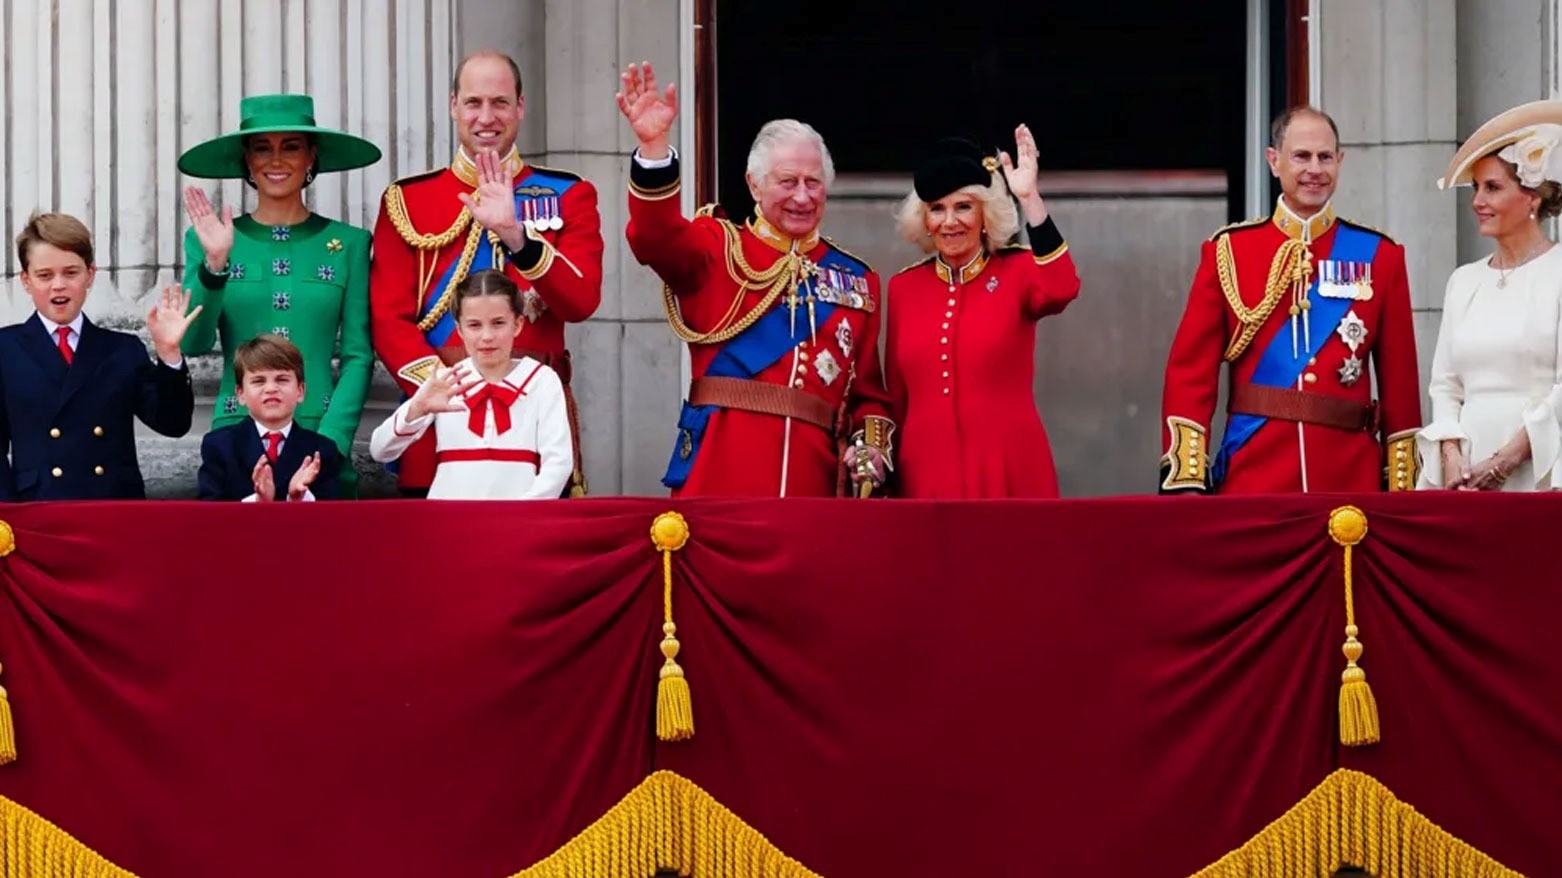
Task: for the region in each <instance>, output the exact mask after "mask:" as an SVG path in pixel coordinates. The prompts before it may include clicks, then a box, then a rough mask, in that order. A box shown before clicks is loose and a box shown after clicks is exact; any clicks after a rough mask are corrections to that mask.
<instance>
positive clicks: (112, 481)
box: [0, 314, 195, 500]
mask: <svg viewBox="0 0 1562 878" xmlns="http://www.w3.org/2000/svg"><path fill="white" fill-rule="evenodd" d="M194 410H195V395H194V393H193V392H192V390H191V388H190V371H189V369H188V368H186V367H185V366H183V365H181V366H180V367H179V368H177V369H171V368H169V367H168V366H166V365H164V364H163V363H162V362H161V361H154V360H153V359H152V358H151V357H148V356H147V352H146V348H145V347H144V346H143V345H142V344H141V340H140V339H139V338H136V337H135V336H134V335H131V334H129V333H125V332H115V331H114V330H111V329H103V328H102V327H99V326H97V325H96V324H94V323H93V322H92V321H91V320H88V319H86V318H85V317H83V318H82V322H81V337H80V338H79V339H78V340H77V344H76V352H75V356H74V357H73V358H72V362H71V363H70V364H69V365H68V366H67V364H66V362H65V358H64V357H62V356H61V355H60V350H59V348H58V347H57V346H56V343H55V341H54V340H53V339H51V338H50V337H49V331H48V330H47V329H45V328H44V325H43V322H42V321H41V320H39V319H38V315H37V314H33V316H31V317H29V318H28V319H27V320H25V321H23V322H22V323H18V324H14V325H12V326H7V327H4V328H0V443H4V446H5V451H6V452H9V453H8V454H6V455H4V456H0V500H115V499H126V500H129V499H136V500H139V499H143V498H145V497H146V486H145V483H144V482H143V481H142V479H141V467H140V465H139V464H138V463H137V461H136V436H135V420H136V419H137V418H140V419H141V422H142V423H144V424H146V425H147V426H148V427H151V428H152V429H153V430H155V431H157V432H158V433H161V434H163V435H164V436H173V437H178V436H183V435H184V434H185V433H187V432H189V430H190V417H191V414H192V413H193V412H194Z"/></svg>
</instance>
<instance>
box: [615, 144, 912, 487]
mask: <svg viewBox="0 0 1562 878" xmlns="http://www.w3.org/2000/svg"><path fill="white" fill-rule="evenodd" d="M676 181H677V165H676V164H674V165H672V166H671V167H668V168H659V169H655V170H654V171H653V172H648V171H647V169H645V168H642V167H640V166H639V165H638V164H636V165H633V166H632V167H631V186H630V194H629V226H628V230H627V233H628V240H629V249H630V250H631V251H632V252H633V253H634V255H635V258H636V259H638V260H640V262H641V263H643V264H645V265H648V266H650V267H651V268H652V269H653V270H654V271H655V272H656V273H657V274H658V275H659V276H660V277H661V278H662V280H663V282H664V283H666V284H667V285H668V287H669V288H670V289H671V290H672V292H673V294H674V296H676V299H677V303H678V307H679V309H680V310H681V312H682V314H683V319H684V321H685V322H686V323H687V324H688V326H689V328H691V329H693V330H695V331H696V332H710V331H712V330H714V329H716V328H718V327H719V326H724V325H727V323H726V322H724V318H725V319H727V321H728V322H730V318H729V314H736V315H739V316H741V315H743V314H748V313H749V312H751V311H752V310H753V309H754V308H755V306H756V305H757V304H758V303H759V302H760V301H761V300H762V299H763V298H764V294H763V291H756V290H750V291H748V292H746V293H744V294H743V295H742V297H741V301H740V302H737V303H736V307H734V305H735V303H734V300H735V299H737V298H738V290H739V284H738V281H737V280H736V279H735V278H734V277H733V276H732V274H731V273H730V272H729V270H728V250H729V245H728V235H729V234H734V235H735V236H736V239H737V241H738V244H739V247H740V252H741V255H742V257H743V259H744V260H745V261H746V262H747V263H748V264H749V267H750V268H752V269H753V270H754V271H756V272H763V271H764V270H765V269H767V268H769V267H770V266H772V265H774V264H775V263H776V262H777V260H779V259H781V258H782V257H783V256H784V255H785V254H786V253H787V252H788V251H789V250H790V249H791V247H792V246H793V244H794V242H793V241H792V240H791V239H788V238H784V237H782V236H781V235H779V234H778V233H776V232H775V231H773V230H772V229H771V228H770V226H769V225H768V224H767V223H764V222H763V221H762V220H760V221H756V222H751V223H749V224H747V225H745V226H743V227H742V228H740V229H735V228H733V227H732V224H730V223H727V222H726V220H723V219H720V218H718V217H716V216H714V215H711V214H710V212H709V211H701V214H702V215H700V216H698V217H696V218H695V219H694V220H693V221H692V222H691V221H690V220H688V219H686V218H685V217H684V216H683V215H682V212H681V210H680V209H679V206H678V187H677V182H676ZM724 224H725V228H724ZM795 243H796V245H797V246H798V248H799V250H800V252H802V253H803V254H804V255H805V256H806V257H807V258H808V259H809V260H810V261H811V262H813V263H814V264H818V263H819V262H821V261H822V260H824V259H825V258H826V257H827V256H829V255H831V254H832V251H833V252H834V253H837V254H841V253H843V251H840V250H839V249H838V248H835V247H834V245H833V244H831V243H830V242H828V241H826V240H824V239H823V238H820V237H818V236H817V235H815V236H814V237H813V238H812V239H811V240H808V241H799V242H795ZM845 256H846V258H847V259H849V260H850V261H852V262H854V263H857V264H858V265H861V266H862V269H864V275H865V277H866V288H867V289H866V292H865V293H864V299H865V300H866V301H865V303H864V306H863V307H850V306H847V305H837V306H836V307H835V308H834V310H833V311H831V313H830V315H829V318H828V319H826V320H822V321H820V322H819V323H818V324H817V326H816V327H815V332H814V333H813V337H812V338H811V339H805V340H804V341H803V342H802V343H800V344H798V345H797V346H796V347H795V348H793V349H792V350H791V351H790V352H789V353H787V354H786V355H785V356H782V357H781V358H780V359H779V360H778V361H777V362H775V363H773V364H771V365H770V366H768V367H767V368H765V369H763V370H761V371H760V372H759V373H758V374H757V375H755V376H754V380H756V381H760V382H763V383H766V384H773V385H779V386H782V387H791V388H794V389H798V390H802V391H803V392H805V393H807V394H810V395H812V396H816V397H818V398H819V399H821V400H823V401H824V402H825V403H826V404H828V406H829V408H830V410H831V411H836V412H844V418H842V419H841V426H840V427H839V428H838V429H837V430H836V431H835V432H834V433H831V432H829V431H826V430H825V429H823V428H821V427H818V426H815V425H813V424H811V423H807V422H805V421H802V420H799V419H797V418H790V417H779V416H776V415H770V414H761V413H758V412H753V411H744V410H740V409H734V408H721V409H718V410H716V411H715V412H714V413H713V414H712V415H711V416H710V420H709V422H708V424H707V426H706V427H705V432H704V436H703V441H702V442H701V443H700V446H699V449H698V451H697V453H696V454H695V456H694V462H693V466H692V469H691V470H690V472H689V475H688V478H687V480H686V481H685V482H684V483H683V485H682V486H681V487H679V488H675V489H674V490H673V496H676V497H693V496H712V495H724V496H769V497H775V496H782V497H834V496H836V495H837V493H838V487H839V481H838V480H839V477H840V474H841V470H840V455H841V444H840V443H841V442H843V441H844V440H845V437H846V436H847V435H848V434H849V432H850V431H851V430H853V429H856V428H860V427H861V426H862V423H863V421H864V419H865V418H867V417H869V416H878V417H887V416H888V414H889V405H888V397H887V394H886V392H885V390H884V378H883V373H882V372H881V370H880V367H879V356H878V334H879V320H880V316H879V315H880V311H881V308H882V299H881V297H880V294H879V279H878V275H876V274H874V273H872V272H871V271H866V266H865V265H862V264H861V263H860V261H859V260H856V259H855V257H851V256H850V255H849V254H845ZM773 307H774V308H786V305H785V304H784V303H783V302H777V303H776V304H775V305H774V306H773ZM796 319H797V320H798V321H799V323H798V325H800V326H807V325H808V310H807V307H806V306H799V307H798V308H797V312H796ZM843 327H844V329H843ZM721 347H722V346H721V345H720V344H695V343H691V344H690V345H689V360H690V366H691V368H692V373H693V377H694V378H695V379H699V378H701V377H702V376H704V375H705V374H706V371H707V370H708V369H710V366H711V362H712V361H713V360H714V359H715V358H716V355H717V354H718V353H719V351H720V349H721ZM680 438H681V437H680ZM676 453H677V452H676V451H675V454H676Z"/></svg>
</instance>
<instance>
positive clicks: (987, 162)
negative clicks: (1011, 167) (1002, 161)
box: [982, 156, 998, 174]
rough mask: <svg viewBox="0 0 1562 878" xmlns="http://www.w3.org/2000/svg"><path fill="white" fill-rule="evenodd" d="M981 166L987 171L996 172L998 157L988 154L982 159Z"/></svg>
mask: <svg viewBox="0 0 1562 878" xmlns="http://www.w3.org/2000/svg"><path fill="white" fill-rule="evenodd" d="M982 167H983V168H985V169H986V170H987V173H989V174H996V173H998V159H996V158H994V157H993V156H988V157H986V158H984V159H982Z"/></svg>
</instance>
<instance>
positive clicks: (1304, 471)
mask: <svg viewBox="0 0 1562 878" xmlns="http://www.w3.org/2000/svg"><path fill="white" fill-rule="evenodd" d="M1341 223H1345V224H1347V225H1352V226H1354V227H1355V228H1356V229H1359V230H1361V231H1364V232H1366V233H1369V234H1373V235H1378V236H1379V237H1380V239H1381V240H1380V241H1379V243H1378V246H1377V250H1376V254H1375V256H1374V258H1373V260H1372V263H1371V269H1370V288H1371V297H1370V298H1366V299H1362V300H1357V301H1352V302H1350V309H1349V311H1348V312H1347V314H1348V315H1355V317H1356V318H1357V319H1358V320H1359V321H1360V322H1361V327H1360V329H1364V330H1365V338H1362V339H1358V347H1357V349H1356V351H1355V352H1354V354H1353V352H1352V350H1351V348H1350V346H1349V345H1348V343H1347V341H1346V339H1345V338H1344V337H1343V336H1342V335H1341V334H1340V332H1339V331H1338V330H1337V329H1330V330H1327V340H1326V341H1324V342H1323V344H1322V347H1321V348H1320V349H1319V350H1318V353H1317V355H1316V356H1315V357H1313V358H1312V360H1311V361H1310V362H1309V364H1308V366H1307V368H1306V369H1305V370H1304V371H1303V373H1302V375H1301V376H1300V377H1299V378H1298V379H1297V380H1296V382H1295V384H1294V385H1293V386H1292V388H1291V389H1294V390H1296V391H1300V392H1301V393H1303V394H1320V395H1323V396H1327V397H1331V398H1334V399H1343V400H1350V401H1352V402H1355V403H1359V404H1361V405H1367V404H1370V403H1371V402H1372V391H1373V385H1374V383H1375V384H1376V386H1377V391H1378V396H1379V401H1378V403H1377V406H1378V410H1377V421H1378V429H1377V430H1374V431H1368V430H1361V429H1358V430H1345V429H1341V428H1338V427H1332V426H1324V425H1321V424H1317V423H1304V422H1302V421H1299V420H1284V419H1281V418H1275V417H1271V418H1269V420H1268V421H1267V422H1266V423H1264V425H1263V426H1261V427H1259V428H1258V431H1257V432H1256V433H1255V434H1253V436H1252V438H1251V439H1249V440H1248V441H1247V443H1246V444H1245V445H1243V446H1242V447H1241V448H1240V449H1239V450H1238V451H1236V453H1235V454H1234V455H1232V456H1231V459H1230V462H1229V467H1228V470H1227V472H1226V474H1225V480H1224V481H1223V482H1222V483H1221V484H1220V485H1218V486H1216V490H1217V491H1218V492H1219V493H1222V494H1253V493H1265V492H1294V491H1304V490H1305V491H1378V490H1382V488H1383V486H1384V483H1385V475H1386V476H1387V479H1386V481H1387V484H1388V487H1389V488H1391V489H1394V490H1409V489H1410V488H1412V487H1413V486H1414V484H1415V474H1416V463H1415V459H1414V446H1413V443H1414V434H1415V430H1416V429H1417V428H1419V427H1420V425H1421V388H1420V377H1419V373H1418V371H1417V369H1416V343H1415V329H1414V326H1413V324H1412V320H1411V310H1410V289H1409V286H1408V284H1407V282H1406V278H1405V251H1404V248H1403V247H1401V246H1400V245H1398V244H1396V243H1394V242H1393V241H1391V240H1389V239H1388V238H1387V237H1386V236H1382V234H1381V233H1380V232H1377V231H1376V230H1372V229H1366V228H1365V227H1361V226H1355V224H1353V223H1349V221H1347V220H1336V218H1335V216H1334V213H1333V211H1332V210H1331V209H1329V208H1325V209H1324V211H1322V212H1321V213H1319V214H1318V215H1317V216H1314V217H1313V218H1312V219H1311V220H1307V221H1304V220H1301V219H1299V218H1297V217H1296V216H1295V215H1294V214H1292V213H1291V212H1290V211H1289V210H1287V209H1286V207H1285V206H1284V204H1283V203H1282V204H1281V205H1280V206H1279V207H1277V209H1276V211H1275V214H1274V215H1273V216H1272V217H1269V218H1267V219H1260V220H1253V221H1250V222H1247V223H1240V224H1238V225H1236V226H1231V227H1227V228H1226V229H1222V230H1221V231H1219V232H1217V233H1216V234H1215V235H1214V237H1212V238H1211V239H1210V240H1209V241H1208V242H1206V243H1205V244H1204V249H1203V254H1202V258H1201V259H1200V262H1199V269H1198V274H1197V275H1195V277H1194V280H1193V289H1192V291H1191V292H1190V293H1189V296H1188V305H1187V310H1186V311H1185V312H1184V314H1183V318H1182V323H1181V325H1180V326H1179V327H1178V328H1177V335H1176V338H1175V339H1174V340H1173V342H1172V348H1171V355H1170V358H1169V360H1168V363H1167V366H1166V387H1165V393H1164V395H1163V402H1162V412H1161V414H1162V425H1161V441H1162V447H1163V448H1164V449H1166V453H1165V454H1164V455H1163V457H1162V459H1161V464H1162V466H1161V471H1162V480H1161V489H1162V490H1163V491H1168V492H1170V491H1181V490H1192V491H1204V490H1208V489H1209V488H1210V478H1209V463H1210V461H1211V460H1213V459H1214V457H1215V456H1216V449H1217V446H1213V445H1211V444H1210V442H1209V432H1210V431H1209V427H1210V419H1211V417H1212V416H1213V414H1214V410H1215V400H1216V396H1217V393H1218V382H1219V377H1220V364H1221V362H1222V359H1223V358H1224V356H1225V354H1226V351H1227V349H1228V345H1230V344H1231V341H1232V339H1233V338H1234V337H1237V336H1239V334H1240V333H1241V331H1242V328H1243V325H1242V322H1241V321H1240V320H1239V319H1238V316H1237V314H1236V312H1235V311H1234V309H1233V307H1232V305H1231V303H1230V302H1229V301H1228V291H1227V289H1226V288H1225V287H1223V286H1222V282H1221V276H1220V275H1221V272H1220V270H1219V262H1220V260H1219V257H1218V252H1219V250H1220V249H1221V247H1220V243H1219V242H1220V240H1221V239H1222V238H1226V239H1229V241H1230V253H1231V263H1232V265H1233V266H1234V272H1232V273H1231V278H1232V279H1234V281H1235V286H1236V291H1237V294H1238V295H1239V297H1240V299H1239V300H1240V302H1241V303H1242V306H1243V308H1244V309H1245V310H1248V309H1254V308H1257V307H1259V305H1260V303H1261V302H1262V301H1263V299H1264V293H1265V289H1266V286H1267V285H1268V283H1269V277H1270V269H1271V264H1272V263H1273V261H1274V258H1275V254H1276V253H1277V251H1279V250H1280V248H1281V246H1282V245H1283V244H1285V243H1286V242H1287V241H1290V240H1292V239H1293V238H1294V239H1297V240H1303V241H1307V240H1309V237H1310V243H1309V245H1308V250H1309V251H1310V254H1311V259H1310V264H1311V265H1312V274H1311V277H1312V278H1315V279H1316V278H1319V277H1320V269H1321V267H1322V263H1323V261H1324V260H1326V259H1328V257H1329V255H1330V253H1331V249H1332V247H1333V246H1334V241H1335V238H1336V236H1337V233H1338V229H1339V225H1340V224H1341ZM1352 271H1353V275H1352V276H1355V277H1361V276H1362V272H1361V269H1360V268H1359V267H1357V268H1354V269H1352ZM1314 295H1316V294H1314ZM1291 302H1292V295H1291V293H1290V292H1286V293H1285V294H1284V295H1283V296H1282V297H1281V298H1280V300H1279V301H1278V303H1277V304H1276V306H1275V307H1274V310H1273V311H1272V312H1271V313H1270V314H1269V315H1268V317H1267V318H1265V319H1264V320H1263V321H1262V322H1261V323H1260V322H1257V319H1256V316H1254V321H1255V323H1256V327H1257V330H1256V332H1254V333H1253V334H1252V337H1251V339H1250V341H1249V342H1248V344H1247V345H1246V346H1245V348H1244V349H1242V350H1241V351H1240V352H1237V353H1235V354H1234V356H1235V359H1234V360H1232V361H1231V364H1230V374H1229V380H1230V382H1231V383H1232V385H1233V386H1237V385H1241V384H1247V383H1252V381H1253V374H1254V370H1255V368H1256V367H1257V365H1258V363H1259V360H1260V358H1261V356H1262V354H1263V352H1264V351H1265V349H1266V348H1267V347H1268V346H1269V344H1270V343H1271V342H1272V341H1276V342H1278V343H1279V344H1282V345H1286V346H1287V347H1289V345H1290V344H1291V342H1290V337H1291V326H1292V319H1291V315H1290V305H1291ZM1343 322H1344V321H1342V323H1343ZM1298 344H1299V345H1300V344H1305V341H1303V340H1299V341H1298ZM1287 353H1289V351H1287ZM1352 357H1354V358H1356V360H1358V362H1359V364H1360V366H1361V369H1360V373H1361V374H1360V377H1359V378H1357V379H1356V380H1348V376H1349V375H1350V374H1352V373H1351V370H1350V369H1348V368H1346V367H1347V360H1348V359H1349V358H1352ZM1369 360H1370V363H1371V367H1372V371H1373V373H1374V374H1373V375H1372V376H1371V377H1369V376H1368V375H1367V374H1366V364H1367V363H1368V361H1369ZM1342 370H1344V371H1343V373H1342ZM1380 435H1381V437H1382V439H1381V441H1382V443H1383V445H1380V444H1379V442H1380V438H1379V437H1380ZM1385 448H1386V449H1387V457H1385ZM1385 464H1387V472H1386V473H1385Z"/></svg>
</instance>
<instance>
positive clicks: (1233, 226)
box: [1209, 216, 1269, 241]
mask: <svg viewBox="0 0 1562 878" xmlns="http://www.w3.org/2000/svg"><path fill="white" fill-rule="evenodd" d="M1267 222H1269V217H1268V216H1256V217H1253V218H1252V219H1247V220H1242V221H1241V222H1238V223H1227V224H1225V225H1223V226H1221V227H1220V228H1218V229H1216V230H1215V233H1214V234H1213V235H1210V236H1209V239H1210V240H1211V241H1213V240H1215V239H1216V238H1218V237H1220V236H1221V235H1224V234H1226V233H1228V232H1234V231H1236V230H1237V229H1246V228H1249V227H1252V226H1261V225H1263V224H1264V223H1267Z"/></svg>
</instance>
